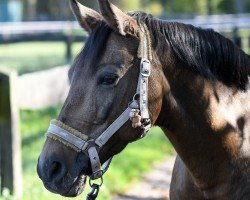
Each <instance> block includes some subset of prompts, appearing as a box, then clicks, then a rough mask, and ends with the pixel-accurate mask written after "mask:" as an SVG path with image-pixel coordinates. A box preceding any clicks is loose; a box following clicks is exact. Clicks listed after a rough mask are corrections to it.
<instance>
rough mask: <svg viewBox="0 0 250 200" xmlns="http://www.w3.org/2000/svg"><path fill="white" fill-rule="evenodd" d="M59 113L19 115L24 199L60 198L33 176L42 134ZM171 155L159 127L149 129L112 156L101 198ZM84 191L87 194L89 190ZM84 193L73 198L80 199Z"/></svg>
mask: <svg viewBox="0 0 250 200" xmlns="http://www.w3.org/2000/svg"><path fill="white" fill-rule="evenodd" d="M59 110H60V106H59V107H57V108H48V109H44V110H38V111H29V110H23V111H22V112H21V134H22V161H23V173H24V176H23V187H24V197H23V199H24V200H47V199H53V200H60V199H62V197H60V196H59V195H55V194H52V193H50V192H48V191H47V190H46V189H45V188H44V186H43V184H42V182H41V180H40V179H39V178H38V176H37V174H36V164H37V159H38V156H39V154H40V152H41V150H42V147H43V144H44V142H45V137H44V133H45V132H46V130H47V128H48V125H49V122H50V120H51V118H55V117H56V116H57V115H58V112H59ZM171 152H173V149H172V147H171V145H170V143H169V142H168V140H167V138H166V137H165V136H164V134H163V133H162V131H161V130H160V128H158V127H154V128H152V130H151V131H150V133H149V135H148V136H147V137H146V138H144V139H142V140H139V141H137V142H134V143H131V144H129V145H128V146H127V147H126V149H125V150H124V151H123V152H122V153H120V154H119V155H117V156H115V158H114V159H113V161H112V164H111V167H110V169H109V171H108V172H107V173H106V175H105V177H104V185H103V187H102V189H101V192H100V193H101V196H100V199H101V200H108V199H111V195H113V194H114V193H118V192H122V191H123V190H125V189H126V188H128V187H129V185H130V184H131V183H132V182H134V181H136V180H138V179H139V177H140V175H141V173H142V172H146V171H148V170H150V168H151V166H152V165H153V164H154V163H155V162H158V161H160V160H161V159H162V158H163V157H165V156H167V155H169V154H170V153H171ZM138 160H139V162H138ZM85 191H86V192H88V191H89V187H87V188H86V190H85ZM86 192H85V193H84V194H83V195H81V196H80V197H78V198H76V199H82V198H83V196H86ZM63 199H65V200H66V199H67V198H63Z"/></svg>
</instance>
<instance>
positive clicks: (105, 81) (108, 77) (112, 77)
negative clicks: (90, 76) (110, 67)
mask: <svg viewBox="0 0 250 200" xmlns="http://www.w3.org/2000/svg"><path fill="white" fill-rule="evenodd" d="M117 80H118V75H116V74H105V75H104V76H103V77H101V79H100V81H99V83H100V84H102V85H104V86H109V85H113V84H115V83H116V82H117Z"/></svg>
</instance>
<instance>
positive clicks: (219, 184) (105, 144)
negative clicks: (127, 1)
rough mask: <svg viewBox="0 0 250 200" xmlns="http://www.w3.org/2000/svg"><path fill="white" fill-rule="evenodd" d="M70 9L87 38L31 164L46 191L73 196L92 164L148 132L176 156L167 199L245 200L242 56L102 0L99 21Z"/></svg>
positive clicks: (248, 134)
mask: <svg viewBox="0 0 250 200" xmlns="http://www.w3.org/2000/svg"><path fill="white" fill-rule="evenodd" d="M70 3H71V8H72V10H73V12H74V14H75V16H76V18H77V20H78V22H79V24H80V25H81V27H82V28H84V29H85V30H86V31H88V32H89V38H88V41H87V43H86V44H85V47H84V49H83V50H82V51H81V52H80V54H79V55H78V56H77V57H76V59H75V60H74V62H73V64H72V66H71V68H70V70H69V80H70V83H71V86H70V91H69V94H68V97H67V99H66V101H65V103H64V105H63V107H62V109H61V112H60V114H59V116H58V118H57V120H53V121H52V122H51V125H50V127H49V130H48V133H47V139H46V142H45V145H44V147H43V150H42V152H41V155H40V157H39V161H38V165H37V171H38V174H39V177H40V178H41V179H42V181H43V183H44V185H45V187H46V188H47V189H48V190H50V191H52V192H55V193H58V194H61V195H63V196H77V195H79V194H80V193H81V192H82V191H83V188H84V185H85V182H86V176H90V177H91V178H93V179H96V178H101V177H102V173H103V171H102V169H101V164H103V163H105V162H106V161H107V160H109V159H110V158H111V157H112V156H114V155H116V154H118V153H119V152H121V151H122V150H123V149H124V148H125V147H126V145H127V144H128V143H130V142H133V141H135V140H137V139H139V138H141V136H142V135H144V133H145V127H147V126H148V124H149V125H150V124H152V125H158V126H160V127H161V128H162V130H163V131H164V132H165V134H166V136H167V137H168V138H169V140H170V141H171V143H172V144H173V146H174V148H175V150H176V152H177V154H178V155H177V157H176V161H175V166H174V169H173V174H172V181H171V188H170V199H172V200H175V199H181V200H185V199H186V200H190V199H192V200H195V199H213V200H215V199H222V200H224V199H225V200H229V199H233V200H236V199H237V200H245V199H246V200H247V199H249V198H250V103H249V101H250V83H249V75H250V57H249V56H248V55H247V54H245V53H244V52H243V51H242V50H240V49H239V48H238V47H237V46H235V45H234V44H233V43H232V42H231V41H230V40H228V39H226V38H224V37H223V36H221V35H220V34H218V33H216V32H214V31H213V30H203V29H200V28H196V27H193V26H191V25H185V24H181V23H177V22H168V21H162V20H159V19H155V18H153V17H151V15H148V14H145V13H142V12H134V13H128V14H126V13H124V12H122V11H121V10H119V9H118V8H117V7H115V6H114V5H113V4H111V3H110V2H109V1H108V0H99V5H100V11H101V14H99V13H98V12H95V11H93V10H91V9H89V8H87V7H85V6H83V5H81V4H80V3H78V2H77V1H75V0H71V1H70ZM142 32H143V33H144V36H142V35H143V34H141V33H142ZM141 46H144V48H141ZM141 51H143V52H144V53H145V51H146V52H147V53H145V55H147V59H148V61H149V62H150V63H151V69H147V68H145V69H144V68H143V67H141V66H144V65H142V64H141V63H143V62H141V60H142V56H139V55H141V54H142V52H141ZM147 59H146V63H147ZM145 66H147V65H145ZM142 68H143V70H144V71H143V72H147V73H146V75H145V74H144V73H142ZM149 70H150V73H149ZM147 75H148V76H147ZM144 78H145V79H144ZM138 88H139V89H138ZM131 102H133V103H134V104H133V103H131ZM132 104H133V106H134V107H133V106H131V105H132ZM128 105H129V107H128ZM132 107H133V108H132ZM147 109H148V113H149V116H148V119H147V117H143V115H144V113H145V111H147ZM132 110H135V111H137V116H140V118H137V122H138V124H137V125H135V124H134V122H133V120H132V122H131V121H130V120H129V118H131V112H132ZM145 116H146V115H145ZM138 119H139V121H138ZM146 122H147V123H148V124H146ZM155 148H157V147H155ZM136 153H140V152H136ZM138 162H140V161H139V160H138ZM121 170H126V169H121Z"/></svg>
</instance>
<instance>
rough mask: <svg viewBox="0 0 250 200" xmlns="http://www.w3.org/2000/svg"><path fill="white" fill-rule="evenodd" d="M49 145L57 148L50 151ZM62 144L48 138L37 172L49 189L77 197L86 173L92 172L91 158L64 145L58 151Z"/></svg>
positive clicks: (82, 187) (83, 183) (80, 191)
mask: <svg viewBox="0 0 250 200" xmlns="http://www.w3.org/2000/svg"><path fill="white" fill-rule="evenodd" d="M48 146H50V147H51V146H52V147H55V149H51V150H50V151H48V148H47V147H48ZM60 146H61V144H60V143H58V142H56V141H54V140H50V139H47V141H46V143H45V146H44V149H43V151H42V153H41V155H40V157H39V159H38V164H37V173H38V176H39V178H40V179H41V180H42V181H43V184H44V186H45V188H46V189H48V190H49V191H51V192H53V193H57V194H60V195H62V196H66V197H75V196H77V195H79V194H81V193H82V191H83V190H84V186H85V183H86V175H88V174H89V173H91V168H90V164H89V158H88V157H87V156H86V155H84V154H79V153H75V152H74V153H72V152H71V151H70V150H69V149H68V148H67V149H65V148H64V147H63V146H62V147H61V150H59V151H58V148H60ZM68 151H69V152H68ZM69 155H70V156H69Z"/></svg>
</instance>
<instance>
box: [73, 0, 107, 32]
mask: <svg viewBox="0 0 250 200" xmlns="http://www.w3.org/2000/svg"><path fill="white" fill-rule="evenodd" d="M70 7H71V9H72V11H73V13H74V15H75V17H76V19H77V21H78V22H79V24H80V26H81V27H82V28H84V29H85V30H86V31H88V32H89V33H90V32H91V31H92V30H94V28H95V27H96V26H97V25H98V24H99V23H100V22H101V21H103V17H102V16H101V15H100V14H99V13H98V12H96V11H94V10H92V9H90V8H88V7H86V6H83V5H82V4H80V3H79V2H78V1H77V0H70Z"/></svg>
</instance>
